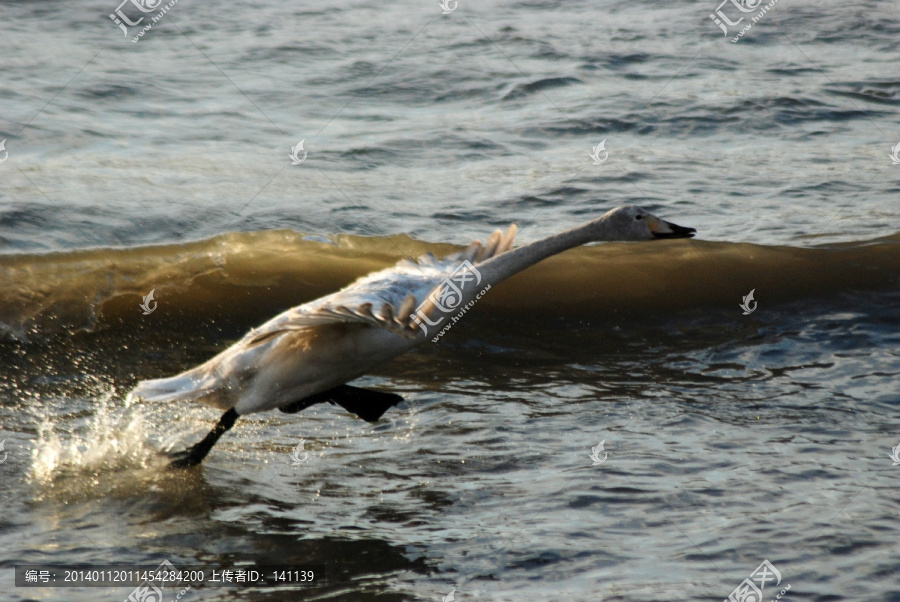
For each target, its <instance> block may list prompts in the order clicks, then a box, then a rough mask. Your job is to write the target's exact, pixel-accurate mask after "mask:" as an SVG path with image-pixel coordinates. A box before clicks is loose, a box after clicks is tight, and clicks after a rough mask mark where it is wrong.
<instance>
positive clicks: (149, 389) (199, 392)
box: [128, 366, 234, 410]
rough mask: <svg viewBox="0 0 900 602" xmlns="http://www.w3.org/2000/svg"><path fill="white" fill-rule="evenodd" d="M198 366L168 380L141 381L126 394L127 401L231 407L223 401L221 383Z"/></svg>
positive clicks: (224, 408)
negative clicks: (192, 402)
mask: <svg viewBox="0 0 900 602" xmlns="http://www.w3.org/2000/svg"><path fill="white" fill-rule="evenodd" d="M200 368H203V366H198V368H194V369H193V370H188V371H187V372H182V373H181V374H178V375H176V376H171V377H169V378H156V379H153V380H142V381H141V382H139V383H138V384H137V386H136V387H135V388H134V389H132V390H131V393H129V394H128V400H129V401H132V400H137V399H141V400H144V401H150V402H165V401H200V402H203V403H205V404H207V405H211V406H213V407H217V408H220V409H223V410H227V409H230V408H231V406H232V405H234V404H229V403H228V402H227V400H226V399H225V396H224V395H222V393H224V390H223V386H222V382H221V381H220V380H219V379H217V378H212V377H210V375H209V374H208V373H207V371H205V370H200Z"/></svg>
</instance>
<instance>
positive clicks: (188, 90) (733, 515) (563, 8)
mask: <svg viewBox="0 0 900 602" xmlns="http://www.w3.org/2000/svg"><path fill="white" fill-rule="evenodd" d="M115 8H116V3H115V2H112V3H107V2H100V1H90V2H86V3H82V4H79V5H78V6H77V7H72V6H68V5H66V6H63V5H61V4H59V3H52V2H12V3H5V4H3V5H0V23H3V26H2V30H0V31H2V33H3V35H2V36H0V47H2V55H3V67H2V72H3V77H2V78H0V106H2V107H3V108H2V114H0V139H6V144H5V147H6V151H8V153H9V156H8V159H7V161H6V162H4V163H3V164H0V177H2V183H3V185H2V186H0V274H2V276H0V279H2V282H3V286H2V287H0V332H2V339H0V357H2V365H3V366H4V370H2V371H0V440H3V441H4V442H5V444H4V445H5V450H4V452H5V453H6V454H7V455H6V456H5V457H6V460H5V461H4V462H3V463H2V464H0V475H2V483H3V486H2V487H3V512H2V518H0V546H2V549H4V550H5V553H4V554H2V555H0V566H2V567H3V569H2V571H0V583H2V584H3V585H4V586H5V587H3V588H2V590H0V591H2V592H3V593H0V599H10V600H19V599H37V600H94V599H97V598H98V597H100V598H102V599H107V598H108V599H111V600H114V599H115V600H122V599H125V598H127V597H128V595H129V592H130V590H131V588H117V589H88V588H82V589H49V588H48V589H27V590H26V589H22V588H15V587H14V586H13V578H12V570H11V567H12V566H13V565H15V564H22V563H95V564H97V563H103V564H106V563H112V562H116V563H127V564H135V565H137V564H150V565H153V566H155V565H157V564H159V563H160V562H161V561H162V560H163V559H169V560H170V561H171V562H172V563H174V564H175V565H176V566H186V565H198V564H201V565H222V564H235V563H237V564H243V565H250V564H257V565H261V564H296V565H303V564H318V565H324V569H323V571H322V572H321V574H320V576H319V580H318V584H317V585H316V587H314V588H307V589H305V590H298V589H285V588H281V589H279V588H273V587H249V586H247V587H242V588H240V589H230V590H229V589H216V588H209V587H207V588H200V589H193V590H191V591H190V592H189V593H187V594H186V595H185V597H184V598H183V599H184V600H217V599H241V600H282V599H297V598H300V597H302V599H310V600H312V599H315V600H372V601H375V600H379V601H388V600H440V599H441V598H443V597H444V596H447V595H448V593H449V592H450V591H451V589H454V588H455V589H456V591H455V597H456V599H458V600H467V599H470V600H474V599H483V600H498V601H499V600H510V601H513V600H515V601H520V600H524V599H529V600H532V599H538V600H549V599H567V600H597V599H603V600H662V599H667V600H668V599H708V600H722V599H724V598H727V597H728V595H729V593H730V592H731V591H732V590H733V589H734V588H735V587H737V586H738V585H739V584H740V583H741V581H742V580H743V579H744V578H746V577H748V576H749V575H750V573H751V572H752V571H753V570H754V569H755V568H756V567H757V566H759V565H760V563H761V562H762V561H763V560H764V559H768V560H769V561H770V562H771V563H772V564H773V565H774V566H775V567H777V569H778V570H779V571H780V573H781V575H782V581H781V582H780V583H779V584H778V587H777V588H776V587H775V585H774V584H769V585H768V586H767V587H766V589H765V591H764V595H765V599H770V598H774V597H775V596H776V594H777V593H778V592H779V591H780V590H781V589H783V588H784V587H785V586H786V585H787V584H790V586H791V587H790V591H789V592H788V593H787V594H786V596H785V598H783V599H787V600H790V599H792V598H794V599H809V600H840V599H848V600H857V599H867V600H898V599H900V587H898V585H897V581H896V577H895V573H896V564H897V563H896V553H895V549H896V545H895V542H896V540H897V535H898V534H897V529H896V526H895V523H896V520H895V519H896V515H897V510H898V504H897V501H896V500H897V495H896V488H895V487H892V478H893V477H894V476H895V474H896V471H897V470H900V467H898V466H892V460H891V457H890V456H891V448H892V447H894V446H896V445H898V444H900V438H898V437H900V420H898V419H897V417H896V409H897V406H898V402H900V394H898V386H897V377H898V375H900V357H898V351H897V349H898V339H900V334H898V327H897V325H898V324H900V309H898V308H900V303H898V301H900V286H898V284H900V255H898V243H900V227H898V203H897V200H896V199H897V193H898V190H900V189H898V179H897V178H898V174H900V168H898V167H895V166H892V165H891V159H890V157H889V154H890V152H891V148H892V147H893V146H894V145H896V144H897V143H898V142H900V131H898V130H897V127H896V123H897V121H898V119H897V117H898V106H900V79H898V78H897V76H896V75H895V74H896V64H897V60H898V58H900V57H898V50H897V48H896V40H897V37H898V35H900V19H898V15H897V11H896V9H895V7H894V5H893V4H891V3H888V2H875V1H851V2H845V3H842V4H841V5H840V6H839V7H838V6H825V5H822V4H821V3H814V2H808V1H800V0H794V1H792V2H785V1H783V0H782V2H779V3H777V4H775V5H774V7H773V8H772V9H771V11H770V12H768V13H767V14H766V15H765V16H764V17H763V18H762V19H760V20H759V22H757V23H756V24H755V25H754V26H753V28H752V29H751V30H750V31H749V32H747V33H746V34H745V36H744V37H743V38H742V39H741V40H740V41H739V42H737V43H731V42H730V41H729V39H730V38H725V37H723V35H722V32H721V31H720V30H719V29H718V28H717V26H716V25H715V24H714V23H713V22H712V20H710V19H709V18H708V15H709V13H711V12H712V11H714V10H715V9H716V3H710V4H708V5H707V4H705V3H688V2H661V1H649V0H648V1H647V2H642V3H637V4H621V3H612V2H605V1H604V2H599V3H598V2H592V3H588V2H568V3H557V2H545V3H537V2H491V1H489V2H481V3H478V5H477V6H471V5H469V3H467V2H460V3H459V6H458V8H457V9H456V10H455V11H454V12H453V13H452V14H450V15H445V16H443V15H441V14H440V13H441V9H440V7H439V6H438V5H437V1H434V2H419V3H412V2H401V3H392V4H390V5H385V4H383V3H364V2H350V1H343V0H341V1H338V2H332V3H330V4H328V5H325V6H316V7H312V6H309V7H304V6H297V5H294V4H291V3H277V2H268V1H258V2H236V3H229V4H224V3H221V2H213V3H204V4H197V3H185V2H183V1H181V2H179V3H177V4H175V5H174V6H173V8H172V9H171V10H170V12H169V13H168V14H167V15H166V16H165V17H164V18H163V19H162V20H161V21H160V22H159V23H157V24H155V25H154V26H153V29H152V30H150V31H149V32H148V33H147V34H146V35H145V36H144V37H143V38H141V39H140V41H139V42H137V43H132V42H131V41H130V39H129V38H125V37H124V36H123V35H122V32H121V31H120V30H119V29H118V28H117V26H116V25H115V24H114V23H113V22H112V21H111V20H110V19H109V18H108V15H109V14H110V13H111V12H113V11H114V10H115ZM723 10H724V11H730V12H728V14H729V15H730V16H731V17H732V18H736V13H735V9H733V8H729V7H725V8H723ZM300 140H304V141H305V142H304V148H305V149H306V151H307V152H308V156H307V158H306V160H305V161H304V162H303V163H302V164H301V165H298V166H292V165H291V164H290V162H291V161H290V159H289V158H288V154H289V152H290V150H291V147H293V146H294V145H296V144H297V143H298V142H299V141H300ZM602 140H606V144H605V147H606V150H607V151H609V158H608V160H607V161H606V162H604V163H603V164H601V165H594V164H593V163H592V160H591V159H590V157H589V153H590V150H591V148H592V147H594V146H596V145H597V144H598V143H599V142H601V141H602ZM627 203H632V204H639V205H641V206H644V207H645V208H647V209H648V210H651V211H653V212H654V213H657V214H658V215H660V216H662V217H664V218H666V219H670V220H672V221H674V222H676V223H679V224H682V225H685V226H691V227H695V228H697V229H698V231H699V235H698V238H697V239H695V240H692V241H660V242H654V243H646V244H604V245H598V246H593V247H589V248H584V249H578V250H575V251H572V252H569V253H566V254H564V255H561V256H559V257H556V258H554V259H552V260H549V261H548V262H546V263H544V264H541V265H539V266H536V267H535V268H533V269H532V270H529V271H528V272H526V273H524V274H522V275H520V276H517V277H515V278H513V279H511V280H509V281H508V282H507V283H504V284H503V285H501V286H498V287H496V290H493V289H492V291H491V293H490V294H489V295H486V296H485V298H484V299H483V300H481V301H480V302H479V303H478V306H477V308H476V310H474V311H470V312H469V313H468V314H467V315H466V317H465V319H464V320H463V321H461V322H460V323H459V324H457V325H455V326H454V328H453V329H452V331H451V332H450V333H448V334H447V335H446V336H445V337H443V339H442V340H441V343H440V344H438V345H433V344H431V343H428V344H426V345H425V346H423V347H421V348H420V349H418V350H416V351H415V352H413V353H410V354H408V355H406V356H403V357H402V358H400V359H398V360H396V361H394V362H392V363H390V364H387V365H384V366H382V367H381V368H380V369H378V370H377V371H376V372H374V373H373V374H371V375H370V376H367V377H365V378H363V379H361V380H360V381H359V382H358V383H355V384H359V385H360V386H371V387H376V388H379V389H383V390H388V391H394V392H397V393H400V394H402V395H403V396H404V397H405V399H406V401H405V402H404V403H403V404H401V405H400V406H398V407H397V408H394V409H392V410H391V411H389V412H388V413H387V414H386V415H385V417H384V418H383V419H382V421H381V422H380V423H378V424H375V425H369V424H367V423H363V422H361V421H359V420H356V419H354V418H352V417H350V416H349V415H347V414H346V413H345V412H343V411H342V410H340V409H338V408H334V407H330V406H315V407H314V408H311V409H310V410H306V411H304V412H303V413H301V414H298V415H293V416H290V415H285V414H281V413H278V412H275V413H265V414H257V415H251V416H247V417H244V418H242V419H241V420H240V421H239V422H238V425H237V426H236V427H235V429H233V431H232V432H230V433H229V434H227V435H226V436H225V437H223V439H222V441H221V442H220V443H219V445H218V446H217V447H216V448H215V450H214V451H213V452H212V454H211V455H210V457H209V458H208V459H207V461H206V462H205V463H204V465H203V467H202V468H201V469H199V470H196V471H191V472H189V473H184V474H181V473H172V472H169V471H165V470H163V469H162V467H161V466H162V460H161V459H160V456H159V453H158V452H159V451H160V450H163V449H181V448H183V447H184V446H186V445H188V444H190V443H192V442H194V441H196V440H197V439H198V438H199V437H200V436H202V435H203V434H204V433H205V432H206V431H207V430H208V429H209V428H210V427H211V426H212V424H213V423H214V422H215V420H216V418H217V417H218V412H217V411H215V410H212V409H210V408H206V407H202V406H197V405H191V404H175V405H172V404H135V405H132V406H130V407H129V406H126V404H125V402H124V396H125V394H126V393H127V392H128V391H129V390H130V388H131V387H132V386H133V385H134V384H135V383H136V382H137V381H138V380H140V379H142V378H152V377H159V376H166V375H170V374H174V373H176V372H178V371H180V370H182V369H184V368H187V367H190V366H192V365H194V364H196V363H199V362H202V361H204V360H205V359H208V358H209V357H211V356H212V355H214V354H215V353H216V352H217V351H219V350H221V349H223V348H224V347H226V346H227V345H229V344H230V343H231V342H232V341H233V340H235V339H236V338H238V337H239V336H241V335H242V334H243V333H244V332H245V331H246V330H247V329H249V328H251V327H253V326H255V325H257V324H259V323H261V322H262V321H264V320H266V319H268V318H269V317H271V316H273V315H275V314H276V313H277V312H279V311H281V310H283V309H285V308H287V307H290V306H292V305H295V304H298V303H301V302H304V301H307V300H310V299H313V298H316V297H318V296H320V295H322V294H326V293H328V292H331V291H333V290H336V289H337V288H339V287H341V286H343V285H344V284H346V283H347V282H349V281H351V280H352V279H353V278H355V277H358V276H360V275H362V274H365V273H367V272H369V271H372V270H375V269H380V268H381V267H384V266H387V265H390V264H391V263H392V262H394V261H396V260H398V259H399V258H401V257H403V256H405V255H410V256H415V255H417V254H420V253H424V252H426V251H429V250H430V251H434V252H435V253H446V252H450V251H451V250H453V249H454V248H457V247H456V245H462V244H466V243H468V242H469V241H470V240H472V239H474V238H480V239H482V240H484V238H485V237H486V236H487V235H488V234H489V232H490V231H491V230H492V229H493V228H495V227H503V226H505V225H506V224H508V223H510V222H515V223H517V224H518V225H519V226H520V235H519V240H520V241H521V242H528V241H531V240H536V239H537V238H539V237H541V236H544V235H548V234H551V233H553V232H556V231H559V230H561V229H564V228H568V227H571V226H573V225H576V224H579V223H581V222H583V221H586V220H588V219H592V218H594V217H596V216H598V215H600V214H601V213H602V212H604V211H606V210H607V209H609V208H610V207H613V206H616V205H620V204H627ZM438 243H446V244H438ZM151 289H153V290H155V291H156V300H157V301H158V304H159V306H158V309H157V310H156V311H155V312H154V313H152V314H151V315H148V316H144V315H142V313H141V310H140V309H139V308H138V304H139V303H140V302H141V300H142V297H143V296H144V295H146V294H147V293H148V292H149V291H150V290H151ZM751 289H754V290H755V299H756V301H757V302H758V304H759V305H758V307H757V309H756V310H755V311H754V312H753V313H752V314H750V315H747V316H745V315H742V311H741V310H740V308H739V307H738V304H739V303H740V301H741V299H742V297H743V296H744V295H746V294H747V293H748V292H750V290H751ZM301 440H304V449H305V450H306V451H308V452H309V454H310V456H309V458H310V459H309V461H308V462H306V463H304V464H301V465H299V466H292V462H291V459H290V452H291V451H292V450H294V449H295V447H296V446H297V444H298V443H299V442H300V441H301ZM601 441H603V442H604V451H603V452H601V455H600V456H599V457H600V458H603V457H605V458H606V460H604V461H603V462H602V463H601V464H598V465H593V463H592V460H591V458H590V453H591V448H594V447H595V446H597V445H598V444H599V443H600V442H601ZM604 454H608V455H604ZM0 457H3V456H2V455H0ZM170 593H171V592H170V590H167V591H166V594H167V596H168V597H167V598H166V599H170V598H174V595H175V594H174V593H172V594H171V596H170V595H169V594H170Z"/></svg>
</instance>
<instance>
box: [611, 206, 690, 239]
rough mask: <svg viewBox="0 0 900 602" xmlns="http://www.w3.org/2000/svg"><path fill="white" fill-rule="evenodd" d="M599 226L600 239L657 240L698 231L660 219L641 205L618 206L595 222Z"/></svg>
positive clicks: (685, 236)
mask: <svg viewBox="0 0 900 602" xmlns="http://www.w3.org/2000/svg"><path fill="white" fill-rule="evenodd" d="M594 223H595V224H597V226H598V228H599V232H598V234H599V236H598V240H622V241H630V240H655V239H657V238H691V237H693V236H694V234H696V233H697V231H696V230H695V229H694V228H685V227H684V226H679V225H677V224H673V223H672V222H667V221H666V220H664V219H660V218H658V217H656V216H655V215H653V214H652V213H650V212H649V211H646V210H644V209H641V208H640V207H635V206H633V205H626V206H624V207H616V208H615V209H613V210H612V211H609V212H607V213H606V214H604V215H603V216H602V217H601V218H600V219H598V220H596V221H595V222H594Z"/></svg>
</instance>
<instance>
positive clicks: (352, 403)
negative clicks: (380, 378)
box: [279, 385, 403, 422]
mask: <svg viewBox="0 0 900 602" xmlns="http://www.w3.org/2000/svg"><path fill="white" fill-rule="evenodd" d="M401 401H403V397H401V396H400V395H396V394H394V393H385V392H383V391H373V390H371V389H361V388H359V387H351V386H350V385H340V386H338V387H335V388H334V389H329V390H328V391H324V392H322V393H316V394H315V395H310V396H309V397H305V398H303V399H301V400H299V401H295V402H293V403H289V404H288V405H286V406H282V407H281V408H279V409H280V410H281V411H282V412H285V413H287V414H294V413H296V412H299V411H300V410H305V409H306V408H308V407H309V406H311V405H315V404H317V403H325V402H328V403H336V404H337V405H339V406H341V407H342V408H344V409H345V410H347V411H348V412H350V413H352V414H356V415H357V416H359V417H360V418H362V419H363V420H365V421H367V422H375V421H377V420H378V419H379V418H381V416H382V414H384V413H385V412H387V411H388V410H389V409H390V408H392V407H393V406H395V405H397V404H398V403H400V402H401Z"/></svg>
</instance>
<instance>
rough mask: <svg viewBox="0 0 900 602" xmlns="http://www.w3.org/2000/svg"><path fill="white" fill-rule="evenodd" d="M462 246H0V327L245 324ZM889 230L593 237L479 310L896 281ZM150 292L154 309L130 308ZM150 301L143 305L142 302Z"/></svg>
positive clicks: (581, 310)
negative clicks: (762, 241)
mask: <svg viewBox="0 0 900 602" xmlns="http://www.w3.org/2000/svg"><path fill="white" fill-rule="evenodd" d="M459 248H460V247H457V246H455V245H449V244H430V243H426V242H422V241H417V240H414V239H412V238H410V237H409V236H406V235H396V236H389V237H359V236H346V235H340V236H333V237H329V238H324V237H310V236H305V235H304V234H301V233H298V232H294V231H288V230H268V231H262V232H250V233H230V234H224V235H220V236H217V237H214V238H211V239H208V240H202V241H197V242H191V243H186V244H173V245H161V246H143V247H131V248H103V249H100V248H98V249H91V250H81V251H72V252H65V253H50V254H40V255H36V254H29V255H25V254H21V255H6V256H0V274H2V282H3V283H4V286H3V287H2V289H0V332H2V333H3V334H4V335H6V336H12V337H14V338H17V339H20V340H28V339H29V338H31V337H38V338H40V337H41V336H43V335H51V334H54V333H60V332H66V331H68V332H72V331H79V330H87V331H92V330H95V329H98V328H123V329H127V328H131V329H133V328H138V327H139V328H144V327H146V326H147V325H148V323H149V324H152V325H153V327H154V328H160V327H162V328H178V327H184V326H183V325H188V326H189V325H191V324H197V323H198V322H203V323H208V322H209V321H216V322H219V323H231V324H234V325H236V326H245V327H249V326H253V325H256V324H258V323H259V322H261V321H263V320H265V319H267V318H269V317H271V316H273V315H275V314H276V313H278V312H280V311H282V310H284V309H285V308H287V307H291V306H293V305H297V304H300V303H303V302H306V301H309V300H311V299H315V298H317V297H319V296H321V295H324V294H327V293H330V292H332V291H335V290H337V289H339V288H341V287H342V286H344V285H346V284H347V283H349V282H351V281H353V280H354V279H355V278H357V277H359V276H362V275H364V274H366V273H369V272H371V271H374V270H378V269H381V268H384V267H386V266H389V265H391V264H393V263H395V262H396V261H397V260H399V259H400V258H401V257H404V256H406V257H417V256H419V255H421V254H423V253H426V252H429V251H430V252H433V253H435V254H436V255H439V256H440V255H444V254H447V253H451V252H453V251H455V250H458V249H459ZM898 251H900V233H897V234H894V235H892V236H888V237H884V238H878V239H874V240H868V241H859V242H851V243H841V244H833V245H828V246H819V247H805V248H801V247H790V246H761V245H754V244H748V243H728V242H710V241H703V240H690V241H656V242H652V243H605V244H598V245H593V246H588V247H581V248H578V249H573V250H570V251H568V252H566V253H563V254H561V255H558V256H556V257H553V258H550V259H548V260H546V261H544V262H542V263H540V264H538V265H536V266H533V267H532V268H530V269H528V270H526V271H525V272H523V273H521V274H519V275H517V276H515V277H513V278H511V279H510V280H508V281H507V282H505V283H503V284H502V285H501V286H498V287H494V288H493V289H491V293H490V294H489V295H486V296H485V297H484V298H483V299H482V300H481V302H480V303H479V305H478V308H479V312H485V313H486V314H490V313H492V312H495V313H504V314H516V315H517V317H519V318H521V319H526V318H527V317H529V316H531V317H540V316H547V315H555V316H563V317H571V318H573V319H603V318H604V317H605V316H610V315H616V316H621V315H640V314H658V313H660V312H678V311H683V310H688V309H696V308H712V307H735V308H736V307H737V304H738V303H740V301H741V298H742V297H743V296H744V295H746V294H747V293H748V292H749V291H750V290H751V289H755V290H756V293H755V298H756V299H757V300H758V301H759V302H761V303H763V302H764V303H779V302H786V301H791V300H795V299H799V298H803V297H818V296H826V295H831V294H835V293H838V292H843V291H847V290H873V289H885V288H891V287H897V286H898V284H900V253H898ZM151 290H153V291H154V299H155V303H156V304H157V305H156V306H155V309H154V310H153V312H152V313H151V314H148V315H145V314H144V312H143V311H142V310H141V308H140V307H139V305H140V304H141V302H142V299H143V297H144V296H145V295H147V294H148V293H149V292H150V291H151ZM149 307H154V306H153V305H152V304H150V305H149Z"/></svg>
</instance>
